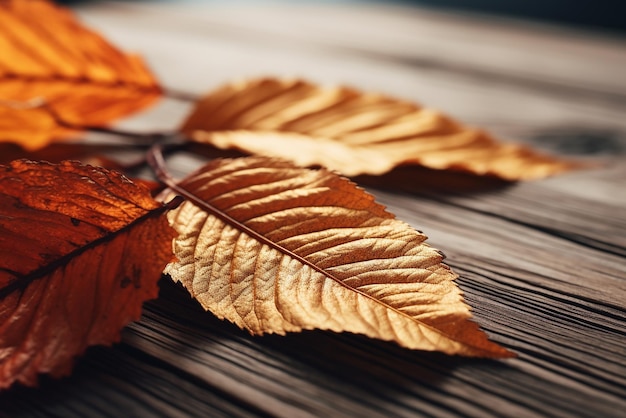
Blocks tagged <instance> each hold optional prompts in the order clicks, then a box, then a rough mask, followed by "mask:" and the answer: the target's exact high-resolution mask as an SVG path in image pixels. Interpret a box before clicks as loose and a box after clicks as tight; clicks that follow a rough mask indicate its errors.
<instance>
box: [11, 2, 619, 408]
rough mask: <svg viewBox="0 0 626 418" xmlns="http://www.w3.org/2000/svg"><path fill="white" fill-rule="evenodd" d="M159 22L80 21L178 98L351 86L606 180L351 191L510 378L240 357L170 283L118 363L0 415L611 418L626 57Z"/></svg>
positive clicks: (232, 341) (314, 340) (421, 17)
mask: <svg viewBox="0 0 626 418" xmlns="http://www.w3.org/2000/svg"><path fill="white" fill-rule="evenodd" d="M168 7H169V6H165V5H128V4H125V5H122V4H116V5H114V6H110V5H96V6H90V7H86V8H84V9H82V10H81V14H82V15H83V16H84V17H85V18H86V19H87V22H88V23H89V24H91V25H92V26H94V27H96V28H98V29H100V30H101V31H103V32H104V34H105V35H107V36H108V37H110V38H111V39H112V40H113V41H115V42H118V43H119V44H121V45H124V47H125V49H130V50H135V51H138V52H141V53H142V54H144V55H145V56H146V57H147V59H148V61H149V63H150V65H151V67H152V68H153V69H154V70H155V72H156V73H157V75H158V76H160V77H161V78H162V79H163V81H164V85H165V86H166V87H167V88H170V89H175V90H178V91H183V92H186V93H194V94H196V93H201V92H204V90H201V89H203V87H206V90H209V89H210V88H213V87H215V86H216V85H218V84H220V83H222V82H223V81H226V80H228V79H231V78H233V77H243V76H259V75H266V74H271V75H277V76H283V75H287V76H289V75H297V76H302V77H306V78H309V79H312V80H314V81H318V82H323V83H333V84H339V83H346V82H348V83H350V84H352V85H355V86H356V87H359V88H363V89H367V90H376V91H381V92H383V93H387V94H393V95H396V96H400V97H405V98H408V99H413V100H417V101H419V102H420V103H422V104H424V105H428V106H430V107H434V108H439V109H441V110H443V111H446V112H449V113H451V114H453V115H454V116H455V117H458V118H459V119H461V120H464V121H467V122H469V123H480V124H481V125H483V126H485V127H487V128H491V129H493V130H494V131H496V132H497V133H499V134H504V135H505V136H507V137H509V138H512V139H518V140H522V141H526V142H530V143H534V144H535V145H537V146H539V147H543V148H545V149H548V150H553V151H555V152H559V153H565V152H569V153H570V154H571V153H572V152H573V153H574V154H577V155H579V156H581V157H584V158H585V159H587V160H589V161H593V162H597V163H599V165H598V166H597V167H595V168H592V169H589V170H584V171H580V172H576V173H572V174H566V175H563V176H560V177H557V178H554V179H550V180H546V181H541V182H533V183H524V184H516V185H509V186H508V187H507V186H506V185H504V184H500V183H489V182H480V181H478V182H477V181H476V179H471V178H449V177H446V176H445V175H442V173H438V172H434V171H403V170H396V171H394V172H392V173H390V175H388V176H384V177H382V178H360V179H358V181H359V182H360V183H361V184H364V185H366V186H367V187H368V190H369V191H370V192H372V193H374V195H375V196H376V197H377V198H378V200H379V201H380V202H381V203H383V204H386V205H387V206H388V208H389V210H390V211H391V212H393V213H395V214H396V215H397V217H398V218H400V219H402V220H404V221H406V222H408V223H410V224H411V225H412V226H413V227H415V228H417V229H420V230H423V231H424V232H425V233H426V234H427V235H428V236H429V242H430V243H431V244H432V245H433V246H434V247H436V248H440V249H442V250H443V251H444V252H445V253H446V255H447V256H448V258H447V260H446V262H447V263H448V264H450V265H451V266H452V267H453V269H454V270H455V271H457V272H458V273H460V275H461V278H460V279H459V284H460V287H461V288H462V289H463V290H464V292H465V298H466V300H467V301H468V303H469V304H470V305H471V306H473V307H474V310H473V312H474V315H475V318H476V321H477V322H478V323H480V324H481V325H482V326H483V327H484V329H485V330H486V331H487V333H488V334H489V335H490V336H491V337H492V338H493V339H494V340H495V341H496V342H498V343H500V344H502V345H504V346H505V347H507V348H509V349H511V350H513V351H515V352H517V353H518V354H519V358H517V359H512V360H506V361H491V360H468V359H462V358H457V357H448V356H444V355H439V354H433V353H422V352H415V351H409V350H404V349H402V348H400V347H398V346H396V345H393V344H390V343H385V342H378V341H373V340H368V339H366V338H362V337H359V336H355V335H351V334H334V333H324V332H317V331H310V332H304V333H301V334H291V335H287V336H286V337H278V336H267V337H262V338H253V337H250V336H248V335H247V334H246V333H244V332H241V331H239V330H238V329H237V328H236V327H235V326H233V325H230V324H228V323H225V322H221V321H219V320H217V319H215V318H214V317H212V316H210V315H208V314H207V313H205V312H204V311H203V310H202V308H201V307H200V306H199V305H198V304H197V303H195V302H193V301H192V300H191V299H190V298H189V297H188V296H187V295H186V292H185V291H184V290H183V289H182V288H180V287H178V286H177V285H175V284H173V283H171V282H169V281H168V280H166V279H164V280H162V281H161V287H162V289H161V296H160V298H159V299H157V300H155V301H152V302H150V303H148V304H147V306H146V307H145V310H144V315H143V317H142V319H141V321H139V322H137V323H134V324H132V325H131V326H130V327H128V328H127V329H126V331H125V332H124V334H123V340H122V343H121V344H119V345H117V346H116V347H114V348H113V349H111V350H105V349H99V348H96V349H92V350H91V351H90V352H89V354H88V355H87V356H86V357H85V358H83V359H82V360H80V361H79V363H78V368H77V371H76V373H75V374H74V375H72V376H71V377H69V378H67V379H64V380H62V381H52V380H49V379H44V380H43V382H42V385H41V388H39V389H25V388H21V387H18V388H15V389H13V390H11V391H9V392H5V393H1V394H0V416H2V417H5V416H6V417H21V416H23V417H31V416H33V417H36V416H51V415H57V416H67V417H72V416H76V417H78V416H103V417H104V416H122V415H123V416H218V417H219V416H242V417H246V416H284V417H309V416H332V417H344V416H345V417H356V416H367V417H389V416H399V417H413V416H433V417H443V416H472V417H489V416H515V417H546V416H549V417H571V416H577V417H598V416H602V417H620V416H623V411H624V410H625V409H626V379H625V377H624V376H626V314H625V313H624V312H625V311H626V306H625V305H626V302H625V301H626V261H625V258H624V255H625V254H626V242H625V241H624V237H625V236H626V218H625V215H624V206H625V205H626V196H625V193H624V189H623V183H624V180H625V179H626V163H625V162H624V150H626V135H624V130H625V129H626V122H625V119H624V118H623V114H624V111H625V110H626V98H625V97H624V90H623V86H624V85H623V77H621V72H620V68H623V63H624V60H626V58H625V57H626V54H625V51H626V47H625V45H626V40H624V39H605V38H601V37H598V36H595V35H589V34H585V33H575V34H567V33H566V32H563V31H560V30H556V29H549V28H537V27H532V26H524V25H523V24H516V25H512V27H511V25H509V24H506V22H505V23H502V22H486V23H485V22H472V21H468V20H467V19H460V18H457V17H449V16H445V15H438V14H432V13H427V14H425V13H423V12H421V11H419V10H417V11H411V12H406V13H405V12H404V10H402V9H393V8H392V9H387V8H384V7H382V6H380V8H374V7H372V8H366V9H364V10H363V11H358V13H362V15H359V16H362V19H356V18H354V19H350V20H349V21H347V20H345V16H346V13H348V12H350V13H351V14H352V13H355V14H356V13H357V10H356V9H348V8H345V9H340V10H335V9H333V8H331V6H324V7H323V6H316V7H314V6H310V8H308V9H306V16H307V17H308V19H306V20H305V19H304V18H303V16H304V14H303V15H302V16H300V15H297V14H294V13H299V12H297V11H294V10H296V9H297V6H295V5H292V6H290V7H289V8H287V9H285V11H283V12H278V11H276V9H273V8H269V9H263V10H259V9H258V8H257V9H254V10H251V9H245V8H241V7H237V8H235V7H233V8H227V7H225V8H223V9H215V10H213V9H211V12H210V13H204V12H201V11H199V9H193V7H192V8H191V9H186V8H185V7H180V8H177V9H175V10H172V9H169V8H168ZM190 7H191V6H190ZM196 7H200V8H202V7H208V6H196ZM253 17H255V18H253ZM376 17H378V19H377V18H376ZM333 21H335V22H340V23H342V24H337V25H334V26H333V25H331V24H330V22H333ZM346 22H349V23H346ZM374 22H375V23H374ZM373 25H377V26H376V30H370V29H371V28H372V27H374V26H373ZM287 35H289V36H287ZM570 35H571V37H570ZM472 52H474V53H473V54H472ZM503 54H504V55H503ZM174 63H176V64H174ZM187 109H188V104H185V103H181V102H174V101H170V102H167V103H164V105H163V106H162V107H160V108H157V109H155V111H153V112H151V113H148V114H146V115H145V117H144V118H141V119H137V120H134V121H131V122H128V123H126V124H125V126H127V127H131V128H138V129H146V130H153V129H159V128H160V127H167V126H169V127H173V126H176V125H177V124H178V123H180V121H181V120H182V118H181V116H182V115H183V114H184V112H185V111H186V110H187ZM572 144H573V145H572ZM576 144H583V145H584V146H581V147H578V148H577V147H576V146H575V145H576ZM585 144H587V145H585ZM595 146H597V147H598V148H594V147H595ZM594 149H595V150H596V151H593V150H594ZM592 153H594V154H593V155H591V154H592ZM201 161H202V158H200V157H197V156H192V155H189V154H179V155H176V156H174V157H173V158H172V159H171V161H170V166H171V168H172V169H173V171H174V172H175V173H179V174H182V173H184V172H188V171H189V170H190V169H191V167H192V166H193V165H194V164H199V163H200V162H201ZM459 184H461V185H463V186H464V188H463V190H459V187H458V185H459ZM429 186H430V187H429Z"/></svg>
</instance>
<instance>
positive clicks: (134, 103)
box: [0, 0, 161, 149]
mask: <svg viewBox="0 0 626 418" xmlns="http://www.w3.org/2000/svg"><path fill="white" fill-rule="evenodd" d="M0 51H2V53H1V54H0V100H4V101H7V100H13V101H21V102H27V101H30V100H33V99H40V100H43V101H45V103H46V104H47V105H48V106H50V108H51V109H52V110H53V111H54V113H55V114H56V115H57V116H58V117H59V118H60V119H61V120H62V121H64V122H66V123H67V124H68V125H76V126H85V125H102V124H106V123H109V122H111V121H113V120H115V119H118V118H120V117H122V116H126V115H128V114H131V113H133V112H136V111H138V110H140V109H142V108H144V107H146V106H148V105H149V104H151V103H153V102H154V101H155V100H156V99H157V98H158V97H159V96H160V94H161V90H160V88H159V86H158V85H157V83H156V81H155V79H154V77H153V76H152V75H151V73H150V72H149V71H148V70H147V69H146V67H145V65H144V64H143V62H142V61H141V60H140V59H139V58H138V57H135V56H132V55H126V54H124V53H122V52H120V51H119V50H117V49H116V48H114V47H113V46H112V45H110V44H109V43H108V42H107V41H106V40H105V39H103V38H102V37H101V36H100V35H98V34H97V33H95V32H93V31H91V30H89V29H87V28H86V27H84V26H82V25H80V24H79V23H78V22H77V21H76V19H75V18H74V16H73V15H72V14H71V13H70V12H69V11H67V10H65V9H62V8H60V7H57V6H55V5H54V4H52V3H50V2H48V1H44V0H5V1H0ZM16 111H17V109H14V112H16ZM23 111H24V112H26V113H27V116H23V117H22V119H23V121H24V122H25V123H26V122H29V120H32V124H31V127H30V128H29V129H40V132H39V137H38V138H37V140H36V141H33V142H31V140H29V139H28V138H26V139H25V138H24V137H20V136H19V135H15V134H13V135H11V134H8V135H7V133H6V132H5V130H4V129H3V130H0V141H13V142H17V143H19V144H21V145H23V146H24V147H27V148H30V149H36V148H39V147H41V146H42V145H43V144H44V143H46V142H49V141H50V140H51V139H53V138H59V137H61V136H62V135H63V134H64V133H65V132H59V131H57V130H55V129H54V127H52V128H50V126H49V124H48V128H49V129H47V128H46V123H47V122H45V121H40V120H37V118H38V117H43V118H49V117H50V115H45V114H44V113H43V112H42V111H41V110H40V111H39V112H35V111H33V110H32V109H31V110H30V111H29V110H28V109H24V110H23ZM5 112H6V110H5ZM33 118H34V120H33ZM48 122H49V121H48ZM41 137H43V138H45V141H42V140H41Z"/></svg>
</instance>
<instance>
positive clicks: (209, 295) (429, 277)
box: [166, 157, 511, 357]
mask: <svg viewBox="0 0 626 418" xmlns="http://www.w3.org/2000/svg"><path fill="white" fill-rule="evenodd" d="M175 190H176V192H179V193H180V192H182V193H183V194H185V196H186V197H187V198H188V199H189V201H187V202H185V203H183V205H181V207H180V208H178V209H177V210H175V211H172V212H171V213H170V214H169V215H168V217H169V219H170V223H171V225H172V226H173V227H174V228H175V229H176V231H177V233H178V238H177V239H176V240H175V241H174V252H175V254H176V256H177V259H178V261H176V262H174V263H171V264H169V265H168V267H167V268H166V273H168V274H170V275H171V276H172V278H173V279H174V280H175V281H180V282H182V283H183V285H184V286H185V287H186V288H187V289H188V291H189V292H190V294H191V295H192V296H193V297H194V298H196V299H197V300H198V301H199V302H200V303H201V304H202V305H203V307H204V308H205V309H207V310H210V311H212V312H213V313H214V314H216V315H217V316H218V317H220V318H226V319H228V320H229V321H231V322H233V323H235V324H236V325H238V326H239V327H241V328H244V329H247V330H248V331H250V332H251V333H253V334H262V333H268V332H269V333H278V334H284V333H285V332H293V331H300V330H303V329H315V328H319V329H326V330H332V331H336V332H340V331H347V332H353V333H360V334H364V335H368V336H370V337H373V338H379V339H383V340H389V341H395V342H397V343H398V344H400V345H403V346H404V347H408V348H413V349H422V350H440V351H443V352H446V353H449V354H462V355H469V356H487V357H489V356H493V357H498V356H502V357H506V356H510V355H511V353H510V352H508V351H507V350H505V349H503V348H502V347H500V346H498V345H496V344H495V343H492V342H490V341H488V340H487V338H486V336H485V334H484V333H482V332H481V331H479V329H478V326H477V325H476V324H474V323H473V322H470V321H468V318H469V317H470V316H471V315H470V313H469V308H468V307H467V305H465V303H464V302H463V300H462V297H461V293H460V291H459V289H458V288H457V287H456V286H455V285H454V283H453V281H454V279H455V278H456V275H455V274H454V273H453V272H451V270H450V269H449V268H448V267H447V266H445V265H444V264H442V263H441V261H442V256H441V254H440V253H439V252H438V251H437V250H435V249H432V248H431V247H429V246H428V245H426V244H425V243H424V240H425V239H426V237H425V236H424V235H423V234H421V233H418V232H417V231H414V230H413V229H412V228H410V227H409V226H408V225H406V224H404V223H402V222H401V221H398V220H396V219H395V217H394V216H393V215H392V214H390V213H388V212H387V211H386V210H385V209H384V207H383V206H381V205H378V204H376V203H375V202H374V199H373V197H372V196H371V195H369V194H367V193H365V192H364V191H363V190H361V189H358V188H357V187H356V186H355V185H354V184H353V183H351V182H349V181H347V180H346V179H343V178H340V177H338V176H336V175H334V174H332V173H330V172H328V171H326V170H320V171H312V170H306V169H301V168H298V167H295V166H293V165H291V164H289V163H286V162H282V161H281V162H278V161H276V160H270V159H266V158H261V157H256V158H255V157H251V158H245V159H240V160H222V161H219V162H213V163H209V164H208V165H207V166H205V167H204V168H203V169H202V170H201V171H199V172H197V173H196V174H193V175H191V176H189V177H188V178H186V179H185V180H183V181H182V182H180V184H179V185H178V186H175ZM420 298H421V300H420ZM457 325H458V326H457Z"/></svg>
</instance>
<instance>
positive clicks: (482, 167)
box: [181, 79, 574, 180]
mask: <svg viewBox="0 0 626 418" xmlns="http://www.w3.org/2000/svg"><path fill="white" fill-rule="evenodd" d="M181 130H182V131H183V132H184V133H186V134H187V135H189V136H191V137H192V138H193V140H195V141H197V142H201V143H207V144H211V145H213V146H216V147H219V148H222V149H228V148H234V149H239V150H242V151H244V152H247V153H252V154H258V155H267V156H273V157H281V158H284V159H288V160H291V161H293V162H295V163H296V164H299V165H302V166H313V165H321V166H324V167H327V168H330V169H333V170H337V171H339V172H340V173H343V174H345V175H348V176H356V175H360V174H374V175H379V174H383V173H386V172H388V171H390V170H391V169H393V168H394V167H397V166H400V165H419V166H423V167H427V168H431V169H437V170H444V169H445V170H453V171H461V172H469V173H472V174H478V175H491V176H495V177H499V178H502V179H505V180H524V179H534V178H541V177H545V176H548V175H552V174H556V173H559V172H562V171H566V170H568V169H571V168H572V167H574V165H573V164H572V163H570V162H565V161H561V160H558V159H556V158H554V157H550V156H547V155H543V154H540V153H538V152H536V151H534V150H531V149H530V148H527V147H524V146H520V145H515V144H507V143H502V142H499V141H497V140H496V139H494V138H493V137H491V136H490V135H489V134H487V133H486V132H483V131H481V130H477V129H471V128H469V127H467V126H464V125H462V124H461V123H459V122H457V121H455V120H453V119H452V118H449V117H446V116H444V115H442V114H440V113H438V112H436V111H433V110H431V109H426V108H422V107H420V106H418V105H416V104H414V103H410V102H407V101H403V100H398V99H394V98H391V97H386V96H383V95H377V94H371V93H362V92H359V91H356V90H353V89H349V88H345V87H339V88H322V87H318V86H316V85H314V84H311V83H308V82H304V81H300V80H277V79H260V80H251V81H244V82H239V83H232V84H228V85H226V86H223V87H222V88H220V89H218V90H216V91H214V92H213V93H210V94H209V95H207V96H205V97H204V98H203V99H202V100H200V101H199V102H198V103H197V105H196V108H195V110H194V111H193V112H192V114H191V115H190V116H189V118H188V119H187V120H186V121H185V123H184V124H183V126H182V128H181Z"/></svg>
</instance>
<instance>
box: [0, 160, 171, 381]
mask: <svg viewBox="0 0 626 418" xmlns="http://www.w3.org/2000/svg"><path fill="white" fill-rule="evenodd" d="M163 209H164V208H163V206H162V205H161V204H159V203H157V202H156V201H154V200H153V199H152V198H151V197H150V194H149V193H148V191H147V189H145V188H144V187H141V186H137V185H135V184H134V183H132V182H131V181H129V180H128V179H127V178H126V177H124V176H122V175H120V174H116V173H115V172H111V171H108V170H105V169H100V168H94V167H91V166H82V165H80V164H78V163H72V162H64V163H61V164H59V165H52V164H47V163H34V162H29V161H25V160H22V161H16V162H13V163H11V165H9V166H0V388H6V387H8V386H10V385H11V384H12V383H13V382H15V381H19V382H21V383H23V384H26V385H35V384H36V383H37V374H38V373H50V374H51V375H52V376H54V377H58V376H63V375H66V374H68V373H69V371H70V369H71V366H72V363H73V359H74V357H76V356H77V355H79V354H81V353H83V352H84V350H85V349H86V348H87V347H88V346H90V345H94V344H111V343H112V342H115V341H117V340H119V332H120V329H121V328H122V327H123V326H124V325H125V324H126V323H128V322H129V321H132V320H135V319H138V318H139V315H140V313H141V305H142V303H143V301H144V300H146V299H150V298H154V297H155V296H156V295H157V281H158V279H159V278H160V276H161V272H162V270H163V267H164V266H165V265H166V263H167V262H169V261H171V259H172V252H171V239H172V237H173V231H172V230H171V229H170V228H169V226H168V225H167V221H166V219H165V216H162V215H161V214H162V212H163Z"/></svg>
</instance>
